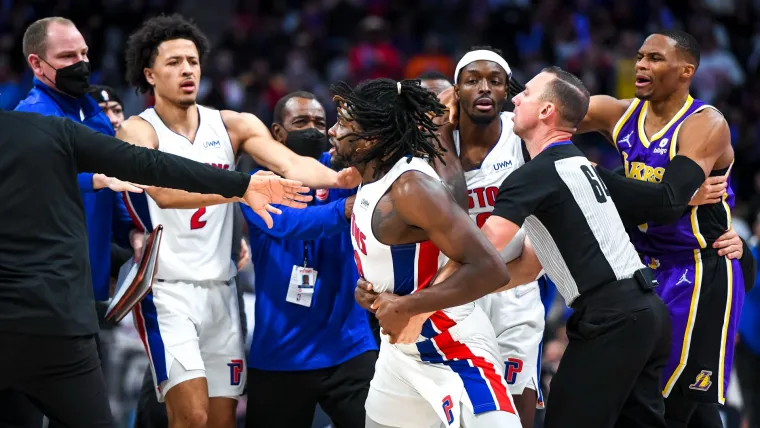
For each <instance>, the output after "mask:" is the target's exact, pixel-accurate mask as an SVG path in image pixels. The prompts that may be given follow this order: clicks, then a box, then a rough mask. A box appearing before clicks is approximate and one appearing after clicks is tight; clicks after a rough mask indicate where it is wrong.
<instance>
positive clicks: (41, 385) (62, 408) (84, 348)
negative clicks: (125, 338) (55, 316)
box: [0, 332, 114, 428]
mask: <svg viewBox="0 0 760 428" xmlns="http://www.w3.org/2000/svg"><path fill="white" fill-rule="evenodd" d="M0 350H2V351H0V392H5V393H10V394H11V395H13V393H14V392H15V393H21V394H23V395H24V396H25V398H27V399H28V400H29V401H31V403H32V404H34V406H35V407H36V408H37V409H39V410H41V411H42V413H44V414H45V415H46V416H47V417H48V419H50V422H51V425H55V426H56V427H64V428H90V427H92V428H95V427H98V428H105V427H113V426H114V421H113V416H112V415H111V407H110V405H109V403H108V391H107V389H106V383H105V380H104V378H103V371H102V370H101V368H100V358H99V357H98V351H97V347H96V344H95V338H94V336H76V337H66V336H36V335H28V334H17V333H7V332H0ZM21 401H23V400H21ZM28 410H30V412H31V410H32V409H28ZM13 413H16V414H17V415H18V414H24V413H27V412H24V411H21V412H11V414H13ZM19 423H24V425H18V424H19ZM26 423H27V422H26V421H24V422H21V421H4V420H3V415H2V414H0V426H2V427H4V428H5V427H14V428H15V427H19V428H22V427H23V428H26V427H27V426H28V425H26Z"/></svg>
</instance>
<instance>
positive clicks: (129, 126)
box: [116, 116, 237, 208]
mask: <svg viewBox="0 0 760 428" xmlns="http://www.w3.org/2000/svg"><path fill="white" fill-rule="evenodd" d="M116 138H118V139H120V140H124V141H126V142H128V143H130V144H134V145H136V146H142V147H147V148H149V149H157V148H158V137H157V136H156V132H155V131H154V130H153V127H152V126H151V125H150V124H149V123H148V122H146V121H145V120H143V119H141V118H140V117H139V116H132V117H130V118H129V119H128V120H126V121H124V123H122V124H121V126H120V127H119V129H118V130H117V131H116ZM145 191H146V192H148V195H149V196H150V197H151V199H153V200H154V201H155V202H156V205H158V206H159V208H202V207H207V206H210V205H217V204H225V203H229V202H235V201H237V199H229V198H225V197H224V196H221V195H204V194H201V193H191V192H186V191H184V190H178V189H167V188H163V187H153V186H148V187H146V188H145Z"/></svg>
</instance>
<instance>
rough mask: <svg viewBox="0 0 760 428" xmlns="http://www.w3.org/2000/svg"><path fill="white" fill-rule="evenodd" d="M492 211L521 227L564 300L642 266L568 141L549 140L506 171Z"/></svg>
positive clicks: (602, 189) (597, 182)
mask: <svg viewBox="0 0 760 428" xmlns="http://www.w3.org/2000/svg"><path fill="white" fill-rule="evenodd" d="M493 215H496V216H499V217H503V218H505V219H507V220H509V221H511V222H513V223H515V224H517V225H518V226H523V227H524V229H525V231H526V233H527V235H528V237H529V238H530V240H531V242H532V243H533V247H534V249H535V251H536V255H537V256H538V259H539V261H540V262H541V264H542V265H543V267H544V270H545V271H546V273H547V274H548V275H549V277H550V278H551V279H552V281H553V282H554V283H555V284H556V285H557V289H558V290H559V292H560V294H561V295H562V297H563V298H564V299H565V303H566V304H567V305H568V306H570V305H572V303H573V301H574V300H575V299H576V298H577V297H578V296H579V295H581V294H583V293H587V292H588V291H589V290H592V289H594V288H595V287H599V286H604V285H606V284H609V283H611V282H613V281H616V280H620V279H627V278H631V277H633V274H634V273H635V272H636V270H638V269H642V268H643V267H644V265H643V264H642V263H641V261H640V259H639V256H638V254H637V253H636V250H635V249H634V247H633V244H631V241H630V239H629V237H628V234H627V233H626V231H625V228H624V227H623V222H622V221H621V220H620V216H619V215H618V212H617V209H616V208H615V204H614V203H613V202H612V198H610V194H609V191H608V190H607V187H606V186H605V185H604V183H603V182H602V180H601V179H600V178H599V177H598V176H597V174H596V171H595V170H594V167H593V166H592V165H591V163H589V161H588V159H586V157H585V156H584V155H583V153H582V152H581V151H580V150H579V149H578V148H577V147H575V146H574V145H573V144H572V143H570V142H569V141H566V142H558V143H554V144H552V145H551V146H549V147H548V148H546V149H545V150H544V151H543V152H541V153H539V154H538V155H537V156H536V157H535V158H534V159H532V160H531V161H530V162H528V163H526V164H525V165H524V166H522V167H521V168H518V169H517V170H516V171H515V172H513V173H512V174H510V175H509V177H507V179H506V180H504V182H503V183H502V185H501V187H500V188H499V193H498V196H497V198H496V205H495V207H494V211H493Z"/></svg>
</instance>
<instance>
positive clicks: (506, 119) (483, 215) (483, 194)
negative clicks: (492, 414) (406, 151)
mask: <svg viewBox="0 0 760 428" xmlns="http://www.w3.org/2000/svg"><path fill="white" fill-rule="evenodd" d="M513 118H514V114H513V113H509V112H503V113H501V115H500V119H501V135H499V140H498V141H497V142H496V145H495V146H494V147H493V148H492V149H491V151H490V152H488V154H487V155H486V157H485V159H483V162H482V163H481V165H480V168H478V169H474V170H472V171H466V172H465V173H464V176H465V180H466V181H467V196H468V200H469V201H468V202H469V207H468V208H469V210H468V211H469V214H470V217H471V218H472V220H473V221H475V223H476V224H477V225H478V227H483V224H484V223H485V222H486V220H488V217H490V216H491V213H492V212H493V209H494V205H495V203H496V195H497V194H498V193H499V187H501V183H502V182H503V181H504V180H505V179H506V178H507V177H508V176H509V175H510V174H511V173H513V172H514V171H515V170H517V168H519V167H521V166H523V165H525V162H526V159H525V156H524V155H523V148H522V147H523V146H522V141H521V140H520V137H518V136H517V135H515V133H514V122H513ZM454 144H455V145H456V149H457V153H460V152H461V149H460V141H459V132H458V131H457V132H455V133H454ZM476 303H477V304H478V306H479V308H481V309H483V311H484V312H485V313H486V314H487V315H488V318H489V319H490V321H491V325H492V326H493V328H494V332H495V333H496V337H497V341H498V344H499V352H500V354H501V357H502V361H504V363H505V364H506V373H505V379H506V381H507V385H508V387H509V391H510V393H512V394H517V395H520V394H522V393H523V390H524V389H525V388H526V387H527V388H530V389H534V390H536V392H537V398H538V400H537V407H538V408H542V407H543V396H542V394H541V388H540V383H539V381H538V379H539V373H540V364H539V360H540V352H539V350H540V347H541V341H542V338H543V334H544V307H543V304H542V303H541V295H540V290H539V287H538V283H537V282H536V281H533V282H530V283H528V284H523V285H518V286H517V287H516V288H512V289H510V290H506V291H502V292H499V293H491V294H487V295H485V296H483V297H482V298H480V299H478V300H477V301H476Z"/></svg>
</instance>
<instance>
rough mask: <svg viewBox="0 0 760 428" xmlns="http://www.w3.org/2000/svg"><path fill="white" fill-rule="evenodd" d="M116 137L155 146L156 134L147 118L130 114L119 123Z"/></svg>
mask: <svg viewBox="0 0 760 428" xmlns="http://www.w3.org/2000/svg"><path fill="white" fill-rule="evenodd" d="M116 137H117V138H119V139H121V140H125V141H127V142H129V143H132V144H136V145H138V146H145V147H156V146H157V145H158V134H156V130H155V129H153V125H151V124H150V123H149V122H148V121H147V120H145V119H143V118H142V117H140V116H131V117H130V118H129V119H127V120H125V121H124V122H122V123H121V126H120V127H119V129H118V130H117V131H116Z"/></svg>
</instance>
